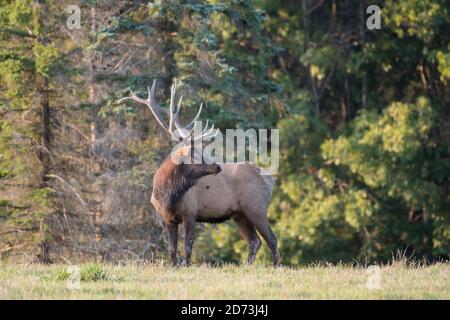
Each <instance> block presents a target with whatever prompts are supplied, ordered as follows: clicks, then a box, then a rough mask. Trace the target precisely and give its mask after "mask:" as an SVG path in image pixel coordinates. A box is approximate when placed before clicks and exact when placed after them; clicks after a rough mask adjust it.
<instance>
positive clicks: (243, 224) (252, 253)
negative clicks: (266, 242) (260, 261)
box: [233, 214, 261, 265]
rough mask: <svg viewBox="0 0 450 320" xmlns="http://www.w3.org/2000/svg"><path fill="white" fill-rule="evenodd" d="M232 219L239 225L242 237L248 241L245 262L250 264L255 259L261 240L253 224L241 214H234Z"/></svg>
mask: <svg viewBox="0 0 450 320" xmlns="http://www.w3.org/2000/svg"><path fill="white" fill-rule="evenodd" d="M233 220H234V221H235V222H236V224H237V225H238V227H239V231H240V232H241V235H242V237H243V238H244V239H245V240H246V241H247V243H248V257H247V264H248V265H251V264H252V263H253V262H254V261H255V257H256V254H257V253H258V250H259V248H260V247H261V240H260V239H259V237H258V234H257V233H256V230H255V227H254V226H253V224H252V223H251V222H250V221H249V220H248V219H247V218H246V217H245V216H244V215H242V214H237V215H236V216H234V218H233Z"/></svg>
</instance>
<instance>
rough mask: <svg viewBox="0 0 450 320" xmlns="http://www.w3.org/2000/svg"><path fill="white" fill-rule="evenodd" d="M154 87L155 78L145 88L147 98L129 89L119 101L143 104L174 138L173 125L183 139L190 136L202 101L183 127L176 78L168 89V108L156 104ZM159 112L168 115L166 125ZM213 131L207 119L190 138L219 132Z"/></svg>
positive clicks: (207, 136)
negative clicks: (194, 114)
mask: <svg viewBox="0 0 450 320" xmlns="http://www.w3.org/2000/svg"><path fill="white" fill-rule="evenodd" d="M155 88H156V79H155V80H154V81H153V85H152V87H151V88H150V87H148V88H147V89H148V97H147V99H142V98H140V97H138V96H136V95H135V94H134V93H133V91H131V89H130V91H131V96H129V97H124V98H122V99H120V100H119V102H122V101H124V100H127V99H129V100H133V101H136V102H138V103H141V104H145V105H146V106H147V107H148V108H149V109H150V111H151V112H152V114H153V116H154V117H155V118H156V121H158V123H159V124H160V125H161V126H162V127H163V128H164V130H166V131H167V132H168V133H169V134H170V135H171V136H172V137H175V138H176V139H178V137H176V135H175V134H174V127H175V128H176V129H177V131H178V134H179V135H180V136H181V138H183V139H186V138H190V137H191V136H192V133H193V131H194V128H195V123H196V121H197V120H198V118H199V117H200V114H201V112H202V109H203V103H202V104H200V107H199V109H198V112H197V114H196V116H195V117H194V119H193V120H192V121H191V122H189V123H188V124H187V125H186V126H184V127H183V126H181V125H180V123H179V122H178V114H179V113H180V110H181V107H182V102H183V96H181V97H180V99H179V100H178V104H177V105H175V100H176V91H177V80H176V79H175V80H174V82H173V84H172V87H171V89H170V105H169V110H167V109H165V108H162V107H160V106H159V105H158V103H157V102H156V100H155ZM161 113H164V114H166V115H167V116H168V118H169V123H168V124H167V125H166V124H164V121H163V118H162V117H161ZM213 131H214V125H212V126H211V128H209V129H208V121H207V122H206V126H205V128H204V129H203V131H202V132H201V134H200V135H198V136H196V137H192V138H193V139H194V141H198V140H202V139H204V138H212V137H214V136H215V135H216V134H217V133H218V132H219V129H216V131H215V133H214V134H213Z"/></svg>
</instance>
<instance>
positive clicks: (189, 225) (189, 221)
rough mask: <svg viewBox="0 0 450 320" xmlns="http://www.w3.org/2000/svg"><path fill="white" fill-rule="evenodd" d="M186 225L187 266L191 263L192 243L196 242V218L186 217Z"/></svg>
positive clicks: (184, 223)
mask: <svg viewBox="0 0 450 320" xmlns="http://www.w3.org/2000/svg"><path fill="white" fill-rule="evenodd" d="M183 225H184V253H185V255H186V266H189V265H191V255H192V244H193V243H194V231H195V218H193V217H185V218H184V220H183Z"/></svg>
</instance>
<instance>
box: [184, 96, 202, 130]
mask: <svg viewBox="0 0 450 320" xmlns="http://www.w3.org/2000/svg"><path fill="white" fill-rule="evenodd" d="M202 109H203V102H202V103H201V104H200V108H198V112H197V114H196V115H195V118H194V120H192V121H191V122H189V124H188V125H187V126H186V128H189V129H191V128H193V127H194V126H195V122H196V121H197V120H198V118H199V117H200V114H201V113H202Z"/></svg>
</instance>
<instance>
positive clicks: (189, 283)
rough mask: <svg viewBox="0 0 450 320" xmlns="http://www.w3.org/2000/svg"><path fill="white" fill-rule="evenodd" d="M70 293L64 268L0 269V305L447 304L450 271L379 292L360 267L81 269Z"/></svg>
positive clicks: (413, 277) (401, 272) (410, 271)
mask: <svg viewBox="0 0 450 320" xmlns="http://www.w3.org/2000/svg"><path fill="white" fill-rule="evenodd" d="M78 270H79V273H78V274H79V278H80V279H81V281H80V282H78V283H79V288H78V289H77V288H75V289H70V287H71V286H73V285H75V287H76V284H77V282H71V280H70V279H71V274H73V275H75V278H77V271H75V272H73V273H70V272H69V270H68V268H67V266H63V265H52V266H42V265H28V266H26V265H8V264H3V265H1V266H0V299H450V266H449V264H443V263H441V264H434V265H430V266H408V265H407V264H406V263H401V262H400V263H394V264H392V265H390V266H386V267H382V268H381V269H380V275H381V278H380V289H372V290H370V289H368V288H367V281H368V278H369V277H370V276H371V274H370V273H369V272H368V270H367V269H366V268H363V267H347V266H343V265H337V266H326V265H324V266H311V267H303V268H296V269H294V268H280V269H273V268H271V267H268V266H261V265H259V266H252V267H245V266H232V265H227V266H221V267H211V266H206V265H204V266H203V265H199V266H193V267H190V268H185V267H179V268H170V267H167V266H162V265H154V264H151V265H150V264H147V265H145V264H134V263H130V264H127V265H124V266H112V265H104V264H103V265H101V264H85V265H81V266H80V267H79V269H78Z"/></svg>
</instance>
